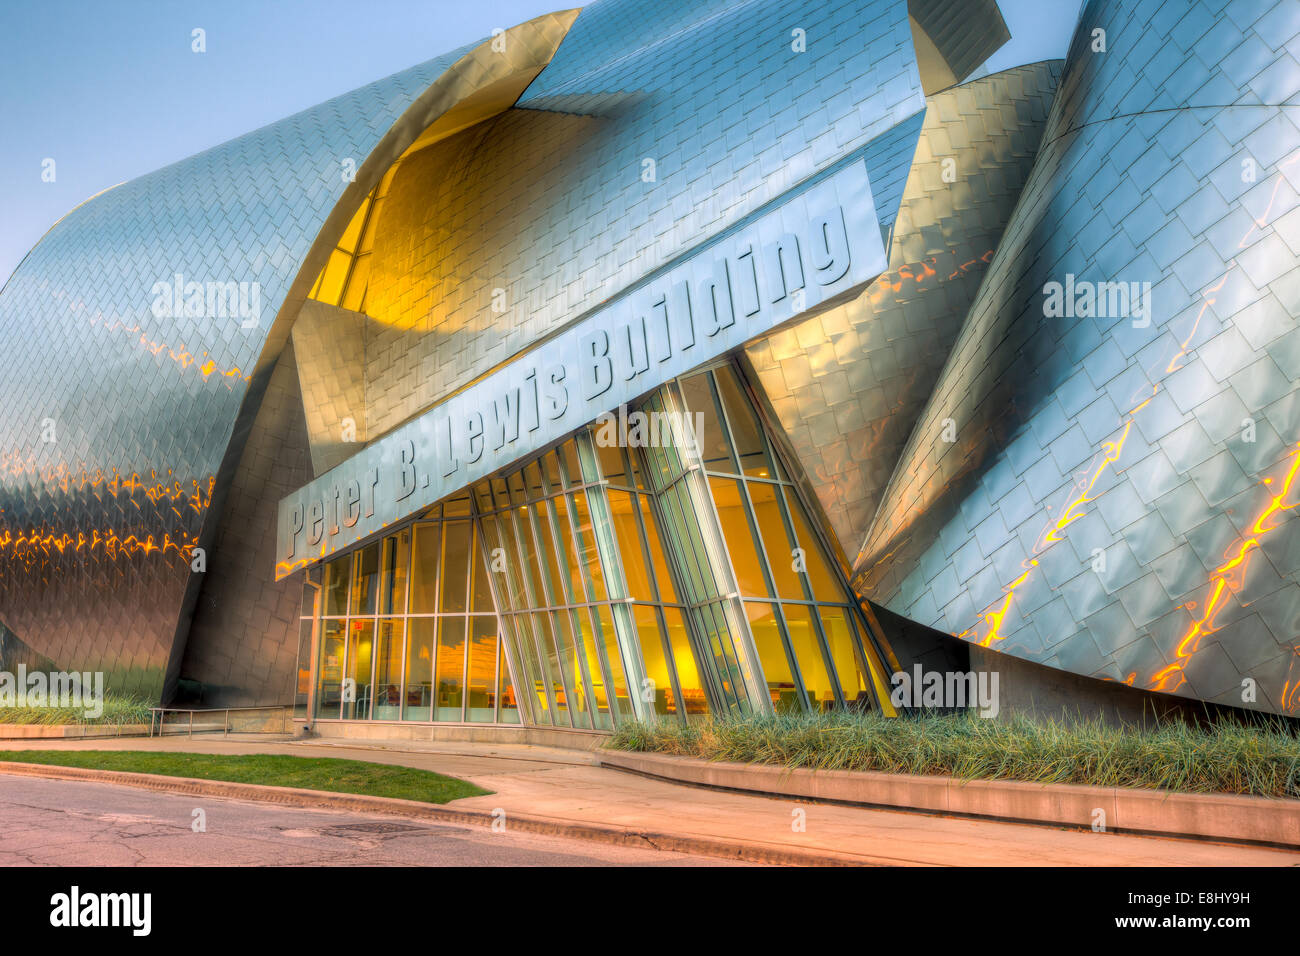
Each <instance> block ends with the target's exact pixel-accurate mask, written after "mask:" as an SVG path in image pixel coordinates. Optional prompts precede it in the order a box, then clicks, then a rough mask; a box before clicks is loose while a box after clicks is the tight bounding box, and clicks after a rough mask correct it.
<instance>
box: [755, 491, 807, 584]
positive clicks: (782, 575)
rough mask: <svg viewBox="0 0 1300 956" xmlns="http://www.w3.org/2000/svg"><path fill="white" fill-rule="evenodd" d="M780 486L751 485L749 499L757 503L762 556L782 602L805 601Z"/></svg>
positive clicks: (756, 510)
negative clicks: (765, 560) (795, 565)
mask: <svg viewBox="0 0 1300 956" xmlns="http://www.w3.org/2000/svg"><path fill="white" fill-rule="evenodd" d="M778 491H779V488H778V486H777V485H766V484H763V483H762V482H750V483H749V495H750V499H751V500H752V501H753V502H754V517H755V518H756V519H757V521H758V530H759V532H760V533H761V534H762V535H763V553H764V555H765V556H766V557H767V562H768V567H769V568H771V570H772V579H773V580H774V581H775V582H776V592H777V594H778V595H780V596H781V597H783V598H787V599H791V600H795V601H805V600H807V595H805V594H804V590H803V582H802V581H801V580H800V579H799V573H798V572H797V571H795V569H794V561H795V555H794V545H792V544H791V543H790V536H789V534H788V533H787V532H786V530H785V520H784V519H783V518H782V516H781V503H780V502H779V501H778V500H777V493H778Z"/></svg>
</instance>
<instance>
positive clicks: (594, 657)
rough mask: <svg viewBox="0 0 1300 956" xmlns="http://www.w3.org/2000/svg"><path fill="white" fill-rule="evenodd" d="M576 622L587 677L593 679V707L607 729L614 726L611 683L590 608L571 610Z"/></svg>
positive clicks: (575, 632)
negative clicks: (611, 721) (598, 644)
mask: <svg viewBox="0 0 1300 956" xmlns="http://www.w3.org/2000/svg"><path fill="white" fill-rule="evenodd" d="M569 613H570V615H571V616H572V620H573V621H575V622H576V624H575V626H574V629H573V631H574V635H575V637H576V639H577V641H578V653H579V654H580V655H582V659H583V661H584V662H585V663H586V665H587V677H588V678H589V679H590V681H591V694H592V700H593V701H594V704H593V708H594V711H595V714H596V721H597V723H598V724H599V725H600V726H601V727H604V728H606V729H609V728H611V727H612V724H611V723H610V721H609V719H608V716H609V707H610V701H609V684H608V682H607V681H606V680H605V668H604V663H603V661H602V660H601V657H602V655H601V653H600V648H599V647H597V645H596V635H595V632H594V631H593V630H592V628H591V615H590V608H578V609H576V610H574V611H571V612H569Z"/></svg>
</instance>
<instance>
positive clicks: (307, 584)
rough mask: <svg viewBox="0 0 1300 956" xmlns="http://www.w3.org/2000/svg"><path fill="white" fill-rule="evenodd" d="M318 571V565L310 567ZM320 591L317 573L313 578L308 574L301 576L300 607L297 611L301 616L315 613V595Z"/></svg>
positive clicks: (311, 615) (310, 615)
mask: <svg viewBox="0 0 1300 956" xmlns="http://www.w3.org/2000/svg"><path fill="white" fill-rule="evenodd" d="M312 570H313V571H317V572H319V571H320V566H319V565H318V566H317V567H315V568H313V569H312ZM319 593H320V575H319V574H317V575H316V577H315V578H314V579H313V578H312V577H310V576H308V575H304V576H303V581H302V608H301V610H300V611H299V612H298V613H299V614H300V615H301V616H302V617H313V616H315V614H316V595H317V594H319Z"/></svg>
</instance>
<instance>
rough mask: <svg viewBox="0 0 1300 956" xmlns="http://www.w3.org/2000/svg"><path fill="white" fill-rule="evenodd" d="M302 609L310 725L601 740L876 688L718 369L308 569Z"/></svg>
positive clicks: (805, 518)
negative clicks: (568, 732) (448, 728)
mask: <svg viewBox="0 0 1300 956" xmlns="http://www.w3.org/2000/svg"><path fill="white" fill-rule="evenodd" d="M302 613H303V630H302V635H303V636H302V642H303V650H302V651H301V652H300V653H301V654H302V660H303V661H306V660H308V659H309V657H310V648H313V647H314V648H315V651H316V660H315V665H316V666H315V678H316V685H315V699H316V713H317V716H319V717H326V718H329V717H332V718H344V719H363V720H364V719H368V720H393V721H452V722H491V721H499V722H508V723H515V722H518V721H520V719H521V718H522V719H523V720H524V721H526V722H528V723H530V724H537V725H543V726H552V727H563V728H577V729H584V730H610V729H612V728H613V727H614V726H615V724H617V723H618V722H619V721H621V720H625V719H630V718H633V717H637V718H641V719H646V718H650V717H653V716H661V717H673V718H679V719H690V718H693V717H699V716H702V715H705V714H708V713H742V714H743V713H754V712H759V713H766V712H769V711H776V712H786V711H802V710H815V711H819V710H828V709H831V708H837V707H869V706H872V705H873V703H874V699H875V696H876V694H878V693H879V692H880V690H881V688H882V687H883V686H884V685H883V684H882V683H881V682H880V675H883V673H884V669H883V668H882V667H880V665H879V662H878V658H877V656H876V654H875V650H874V647H873V645H872V644H871V642H870V640H869V638H868V632H867V630H866V627H865V623H864V622H863V621H862V619H861V616H860V612H859V610H858V608H857V606H856V603H855V601H854V598H853V595H852V594H851V592H850V591H849V590H848V587H847V584H846V583H845V582H844V580H843V577H842V574H841V573H840V570H839V568H838V567H837V566H836V565H835V564H834V563H833V562H832V561H831V560H830V559H829V557H828V554H827V551H826V550H825V548H824V547H823V542H822V541H821V540H820V538H819V537H818V536H817V535H816V534H815V533H814V530H813V526H812V523H811V521H810V520H809V515H808V512H807V511H806V509H805V508H804V506H803V504H802V502H801V501H800V499H799V497H798V495H797V494H796V492H795V487H794V484H793V482H792V481H791V479H790V476H789V474H788V473H787V471H786V470H785V469H784V467H783V465H782V464H781V462H780V461H779V458H778V456H777V454H776V452H775V449H774V448H773V446H772V443H771V441H770V438H769V436H768V434H767V433H766V431H765V429H764V427H763V425H762V422H761V419H760V416H759V415H758V412H757V409H756V407H755V404H754V402H753V400H752V396H751V395H750V393H749V392H748V390H747V388H746V386H745V384H744V382H743V380H742V378H741V376H740V374H739V372H738V370H737V369H736V368H735V367H734V366H733V365H732V364H730V363H724V364H720V365H717V366H716V367H712V368H708V369H705V370H703V371H700V372H697V373H693V374H692V375H689V376H685V377H683V378H681V379H678V380H676V381H673V382H670V383H668V384H667V385H665V386H663V387H662V388H660V389H657V390H656V391H655V392H653V393H651V394H650V395H649V396H648V397H647V398H646V399H645V400H644V401H643V402H642V403H641V405H640V407H639V408H637V409H633V410H632V411H630V412H629V411H628V410H626V409H624V410H623V411H622V412H621V413H619V414H618V415H616V416H610V417H609V418H608V419H605V420H601V421H598V422H596V423H593V424H592V425H590V426H589V427H587V428H584V429H582V430H580V431H579V432H577V433H576V434H575V435H573V436H572V437H570V438H569V439H568V440H566V441H564V442H562V443H560V444H559V445H558V446H556V447H554V448H552V449H550V450H548V451H546V452H544V453H542V454H541V455H539V456H536V457H534V458H533V459H532V460H530V461H528V462H526V463H525V464H523V465H522V466H520V467H517V468H515V469H513V470H511V471H509V472H507V473H504V474H500V475H497V476H494V477H492V478H489V479H486V480H483V481H480V482H478V483H477V484H475V485H474V486H473V488H472V489H469V490H468V491H466V492H465V493H463V494H462V495H461V496H460V497H456V498H452V499H449V500H447V501H445V502H443V503H441V504H439V505H436V506H434V507H433V508H432V509H429V510H428V511H427V512H425V513H424V514H423V515H421V516H420V518H418V519H416V520H415V521H413V522H412V523H410V524H408V525H406V526H404V527H400V528H398V529H396V530H394V531H393V532H392V533H390V534H388V535H387V536H386V537H384V538H382V539H381V540H379V541H376V542H373V543H371V544H369V545H367V546H364V547H361V548H358V549H356V550H355V551H353V552H351V553H349V554H344V555H341V556H339V557H337V558H335V559H333V560H331V561H329V562H327V563H326V564H324V565H323V567H321V568H318V569H314V570H313V571H312V572H311V573H310V574H309V575H308V582H307V587H306V589H305V593H304V601H303V612H302ZM313 629H314V632H313ZM313 633H314V636H315V643H314V644H313V643H312V637H313ZM511 675H513V677H514V680H513V682H512V681H511ZM873 691H874V692H875V693H873ZM516 692H517V693H518V699H516Z"/></svg>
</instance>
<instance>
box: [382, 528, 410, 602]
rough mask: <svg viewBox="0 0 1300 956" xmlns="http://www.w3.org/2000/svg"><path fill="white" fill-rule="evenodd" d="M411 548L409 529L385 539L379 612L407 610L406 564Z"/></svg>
mask: <svg viewBox="0 0 1300 956" xmlns="http://www.w3.org/2000/svg"><path fill="white" fill-rule="evenodd" d="M410 549H411V532H410V530H409V529H404V530H402V531H399V532H398V533H397V534H394V535H389V536H388V537H387V538H385V539H384V555H383V557H384V560H383V568H382V572H383V573H382V578H381V581H380V586H379V613H380V614H402V613H404V612H405V611H406V565H407V560H408V552H409V551H410Z"/></svg>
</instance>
